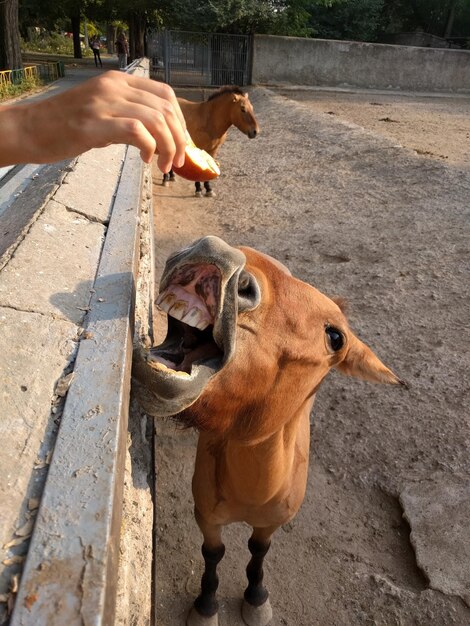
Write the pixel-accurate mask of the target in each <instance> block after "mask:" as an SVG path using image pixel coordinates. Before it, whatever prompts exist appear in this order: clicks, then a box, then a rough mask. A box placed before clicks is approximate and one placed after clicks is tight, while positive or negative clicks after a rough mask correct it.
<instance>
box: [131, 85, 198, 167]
mask: <svg viewBox="0 0 470 626" xmlns="http://www.w3.org/2000/svg"><path fill="white" fill-rule="evenodd" d="M126 99H127V101H128V102H132V103H134V104H139V105H142V106H146V107H148V108H149V109H150V110H151V111H159V112H160V113H161V114H162V115H163V116H164V118H165V121H166V123H167V125H168V128H169V129H170V133H171V134H172V136H173V141H174V143H175V147H176V152H175V156H174V158H173V163H174V164H175V166H176V167H182V165H183V164H184V159H185V149H186V131H184V130H183V129H182V128H181V124H180V122H179V119H178V116H177V114H176V111H175V109H174V108H173V106H172V105H171V104H170V103H169V102H168V101H167V100H164V99H163V98H158V97H157V96H155V95H154V94H151V93H148V92H146V91H142V90H140V89H131V90H130V92H129V95H128V96H126Z"/></svg>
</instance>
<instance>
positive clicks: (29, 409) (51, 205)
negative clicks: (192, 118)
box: [0, 146, 125, 623]
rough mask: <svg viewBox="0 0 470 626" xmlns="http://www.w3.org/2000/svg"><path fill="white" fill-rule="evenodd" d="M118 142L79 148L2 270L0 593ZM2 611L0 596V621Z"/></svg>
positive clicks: (89, 283) (47, 439)
mask: <svg viewBox="0 0 470 626" xmlns="http://www.w3.org/2000/svg"><path fill="white" fill-rule="evenodd" d="M124 151H125V146H110V147H108V148H104V149H102V150H100V151H99V154H98V151H92V152H90V153H87V154H85V155H82V156H81V157H79V158H78V159H77V160H76V162H75V164H74V166H72V167H70V168H69V171H68V172H67V173H66V175H65V177H64V180H63V181H62V185H60V186H59V187H58V188H57V189H56V190H55V191H54V192H53V193H52V196H51V197H50V198H49V199H48V200H47V201H46V203H45V204H44V206H43V207H42V208H40V211H39V213H38V214H37V215H36V216H35V219H34V220H33V222H32V223H31V225H30V226H29V227H28V229H27V230H26V231H25V232H19V233H18V241H17V243H16V244H15V246H13V252H12V253H11V254H10V253H8V258H5V259H4V260H5V262H4V264H2V265H3V267H2V269H1V271H0V397H1V402H2V419H1V420H0V434H1V439H2V450H3V453H2V454H1V455H0V499H1V501H2V507H1V514H0V556H1V558H0V562H2V563H1V565H0V594H7V593H8V592H9V591H10V589H11V586H12V578H13V577H14V576H15V575H16V574H19V573H20V572H21V568H22V560H23V559H22V558H20V557H22V556H24V554H25V553H26V550H27V546H28V539H29V537H25V538H24V539H23V540H22V541H21V542H20V541H17V545H11V541H12V540H13V541H14V540H15V538H16V540H18V539H19V538H18V537H17V535H16V532H17V530H18V528H20V527H21V526H23V525H24V523H25V521H26V520H27V519H28V516H29V513H28V502H29V501H30V500H31V498H39V497H40V495H41V492H42V489H43V486H44V482H45V477H46V475H47V462H46V463H45V462H44V459H46V456H47V454H48V453H51V452H52V450H53V447H54V441H55V436H56V434H57V430H58V424H59V422H60V413H58V412H57V403H56V402H55V398H56V397H57V396H55V395H54V392H55V386H56V383H57V382H58V381H59V380H60V379H61V377H63V376H64V374H66V373H67V372H68V371H69V369H70V367H71V366H72V364H73V360H74V358H75V355H76V350H77V345H78V342H79V339H80V333H81V330H82V329H81V325H82V324H83V321H84V318H85V315H86V313H87V311H88V307H89V302H90V298H91V296H92V291H93V290H92V287H93V283H94V280H95V274H96V270H97V267H98V263H99V260H100V255H101V249H102V246H103V242H104V239H105V235H106V224H107V221H108V219H109V214H110V210H111V207H112V204H113V200H114V196H115V192H116V185H117V182H118V181H119V175H120V169H121V167H122V160H123V156H124ZM101 170H103V176H97V175H96V173H97V171H101ZM80 198H83V199H84V201H83V202H82V203H80V201H79V199H80ZM75 209H76V210H75ZM47 459H50V454H49V457H47ZM37 461H40V462H39V463H38V462H37ZM35 467H37V469H35ZM5 546H8V547H6V548H5ZM12 559H13V561H14V562H11V561H12ZM6 613H7V611H6V605H5V603H0V623H3V621H4V619H6Z"/></svg>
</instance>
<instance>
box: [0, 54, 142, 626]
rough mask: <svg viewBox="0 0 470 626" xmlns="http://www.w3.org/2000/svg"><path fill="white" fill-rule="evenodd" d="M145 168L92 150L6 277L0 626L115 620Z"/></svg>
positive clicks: (46, 209)
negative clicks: (5, 504) (6, 625)
mask: <svg viewBox="0 0 470 626" xmlns="http://www.w3.org/2000/svg"><path fill="white" fill-rule="evenodd" d="M134 71H136V72H137V73H139V74H140V75H145V74H146V73H147V71H148V69H147V68H146V66H145V65H144V64H141V65H140V66H139V67H137V68H134ZM123 157H124V162H123ZM102 171H104V176H102V175H101V174H102ZM143 172H144V166H143V164H142V162H141V160H140V156H139V153H138V151H137V150H136V149H135V148H132V147H129V148H126V147H123V146H110V147H108V148H105V149H103V150H101V151H99V153H98V152H97V151H92V152H90V153H87V154H85V155H82V156H81V157H79V158H78V159H77V161H76V162H75V163H74V165H73V167H72V168H71V171H69V172H67V173H66V175H65V177H64V180H62V181H61V182H62V184H61V185H60V186H59V188H58V189H56V191H54V192H53V193H52V195H51V197H50V198H49V199H48V200H46V203H45V204H44V206H43V207H42V208H41V209H40V210H38V211H37V212H36V213H35V214H34V219H33V220H32V222H31V223H30V225H29V226H28V227H27V229H26V230H25V232H23V233H22V235H21V241H20V242H19V243H18V245H17V247H16V248H15V251H14V254H12V255H11V257H9V258H8V260H7V262H6V263H5V265H4V267H3V270H1V273H0V324H2V332H1V333H0V371H1V374H0V385H1V394H2V398H5V399H6V400H7V401H8V402H9V403H10V404H8V405H7V406H6V407H5V408H6V411H5V412H3V411H2V416H1V419H0V427H1V429H2V433H4V434H5V437H4V441H3V446H4V447H5V448H6V449H7V450H8V449H9V447H11V453H10V452H9V453H8V454H2V455H0V461H1V463H0V469H1V470H2V471H1V472H0V474H1V475H0V494H1V497H2V502H8V507H7V508H8V509H9V510H8V511H7V513H8V515H5V516H3V517H1V518H0V522H1V525H0V533H1V537H0V540H1V544H2V546H3V554H2V561H3V563H2V565H1V566H0V624H1V623H3V622H4V620H5V619H7V618H8V615H7V613H8V612H9V611H7V609H9V610H10V611H11V609H12V608H13V605H14V611H13V615H12V617H11V622H10V623H11V625H12V626H18V625H20V624H21V625H23V626H42V625H44V626H46V625H47V626H53V625H60V626H63V625H64V624H67V626H74V625H75V624H76V625H77V626H78V625H80V626H81V625H82V624H84V623H86V624H112V623H113V620H114V614H115V601H116V585H117V578H118V565H119V563H118V555H119V539H120V524H121V510H122V492H123V480H124V465H125V455H126V445H127V419H128V411H129V391H130V390H129V387H130V367H131V362H132V339H133V328H134V301H135V289H136V280H137V273H138V268H139V258H140V254H141V251H140V249H139V246H140V232H139V231H140V224H139V215H140V210H141V202H142V176H143ZM108 222H109V226H108ZM103 241H104V245H103ZM2 307H3V308H2ZM82 326H85V328H86V330H84V329H83V328H82ZM78 343H79V347H78V352H77V344H78ZM75 356H76V360H75V361H74V359H75ZM64 397H65V398H66V399H65V406H64ZM2 408H3V406H2ZM59 424H60V428H59V432H58V433H57V427H58V425H59ZM17 457H19V459H18V458H17ZM4 466H5V467H4ZM48 468H49V470H48ZM46 474H47V479H46ZM12 476H13V477H15V479H14V480H13V479H12ZM44 482H45V487H44ZM41 494H42V496H41ZM39 498H40V499H41V503H40V506H39V511H37V507H38V501H39ZM2 508H3V507H2ZM36 512H37V518H36V523H35V524H34V520H35V513H36ZM33 525H34V531H33V534H32V537H31V540H30V543H29V549H28V541H29V537H30V536H31V532H32V529H33ZM150 536H151V533H150ZM25 556H26V562H25V564H24V570H23V573H22V576H21V568H22V561H23V560H24V557H25ZM20 576H21V582H20V583H19V578H20ZM18 584H19V588H18ZM15 597H16V602H15ZM142 609H143V610H145V607H142ZM149 609H150V607H149Z"/></svg>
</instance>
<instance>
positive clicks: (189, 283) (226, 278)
mask: <svg viewBox="0 0 470 626" xmlns="http://www.w3.org/2000/svg"><path fill="white" fill-rule="evenodd" d="M245 262H246V258H245V255H244V254H243V252H241V251H240V250H238V249H236V248H232V247H231V246H229V245H228V244H226V243H225V242H224V241H222V240H221V239H219V238H218V237H205V238H203V239H200V240H198V241H196V242H195V243H193V244H192V245H191V246H189V247H188V248H185V249H183V250H181V251H180V252H178V253H176V254H174V255H172V256H171V257H170V258H169V259H168V261H167V263H166V266H165V270H164V272H163V276H162V280H161V284H160V295H159V297H158V299H157V304H158V306H159V307H160V308H161V309H162V310H164V311H165V312H166V313H167V315H168V329H167V335H166V338H165V340H164V341H163V342H162V343H161V344H160V345H159V346H155V347H153V348H151V349H150V350H145V349H143V348H139V349H138V350H136V351H135V353H134V364H133V376H134V380H135V388H136V390H137V394H138V396H139V400H140V402H141V404H142V406H143V408H144V410H145V411H146V412H147V413H148V414H150V415H152V416H154V417H167V416H171V415H175V414H177V413H180V412H181V411H183V410H184V409H186V408H188V407H189V406H191V405H192V404H193V403H194V402H195V401H196V400H197V399H198V398H199V396H200V395H201V394H202V393H203V391H204V389H205V387H206V385H207V384H208V382H209V381H210V379H211V378H212V377H213V376H215V375H216V374H217V372H219V371H220V370H221V369H222V368H223V367H224V366H225V365H226V364H227V363H228V362H229V361H230V359H231V358H232V356H233V354H234V351H235V335H236V323H237V313H238V309H239V295H238V283H239V277H240V274H241V273H242V272H243V269H244V266H245ZM258 299H259V293H258Z"/></svg>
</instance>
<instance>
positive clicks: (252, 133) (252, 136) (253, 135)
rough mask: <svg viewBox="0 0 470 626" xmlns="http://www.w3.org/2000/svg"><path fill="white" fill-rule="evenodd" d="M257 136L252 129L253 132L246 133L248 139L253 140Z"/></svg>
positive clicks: (256, 132) (255, 131) (254, 129)
mask: <svg viewBox="0 0 470 626" xmlns="http://www.w3.org/2000/svg"><path fill="white" fill-rule="evenodd" d="M257 135H258V131H257V130H256V128H253V130H249V131H248V137H249V138H250V139H254V138H255V137H256V136H257Z"/></svg>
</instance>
